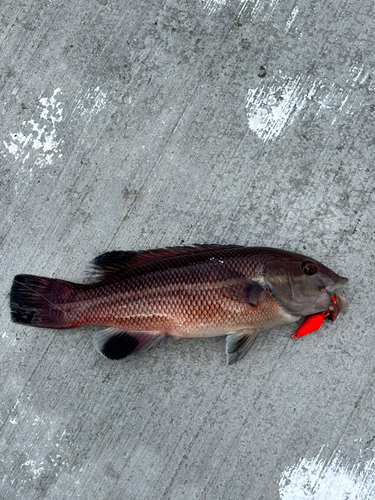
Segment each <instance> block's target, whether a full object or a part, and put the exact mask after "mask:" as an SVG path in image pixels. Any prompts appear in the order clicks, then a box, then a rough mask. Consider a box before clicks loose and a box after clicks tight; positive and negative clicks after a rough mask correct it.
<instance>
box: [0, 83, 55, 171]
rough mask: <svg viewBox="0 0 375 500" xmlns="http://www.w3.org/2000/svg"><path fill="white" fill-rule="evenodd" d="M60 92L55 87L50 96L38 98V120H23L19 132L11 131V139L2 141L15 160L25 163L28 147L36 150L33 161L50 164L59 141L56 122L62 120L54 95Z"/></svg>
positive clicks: (28, 155) (28, 154)
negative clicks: (39, 110) (35, 157)
mask: <svg viewBox="0 0 375 500" xmlns="http://www.w3.org/2000/svg"><path fill="white" fill-rule="evenodd" d="M59 92H61V89H60V88H57V89H56V90H55V91H54V93H53V95H52V96H51V97H43V98H40V99H39V103H40V105H41V107H42V111H41V113H40V115H39V117H40V121H39V122H37V121H35V120H34V119H31V120H29V121H27V122H26V121H25V122H23V124H22V129H21V130H20V131H19V132H16V133H14V132H13V133H11V134H10V136H11V139H12V140H11V141H10V142H7V141H6V140H4V141H3V144H4V146H5V149H6V150H7V151H8V153H10V154H11V155H12V156H13V157H14V159H15V160H18V159H22V163H25V162H26V161H27V160H28V159H29V157H30V148H33V149H35V150H36V151H37V159H36V161H35V163H37V164H39V165H44V164H47V165H49V164H51V163H52V158H53V156H54V154H55V153H57V152H58V147H59V144H60V142H61V139H60V140H57V130H56V124H57V123H59V122H61V120H62V112H63V109H62V104H61V103H60V102H57V98H56V95H57V94H58V93H59ZM27 149H28V150H27Z"/></svg>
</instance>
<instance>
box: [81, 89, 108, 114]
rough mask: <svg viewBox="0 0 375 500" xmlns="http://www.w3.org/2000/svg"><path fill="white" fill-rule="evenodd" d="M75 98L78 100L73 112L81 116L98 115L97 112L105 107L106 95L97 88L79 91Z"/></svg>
mask: <svg viewBox="0 0 375 500" xmlns="http://www.w3.org/2000/svg"><path fill="white" fill-rule="evenodd" d="M77 97H78V99H77V104H76V106H75V108H74V112H77V113H78V114H79V115H81V116H87V115H93V114H96V113H99V111H101V110H102V109H103V108H104V107H105V106H106V105H107V94H106V93H105V92H103V91H102V90H101V89H100V88H99V87H96V88H95V89H92V88H89V89H88V90H86V91H80V92H78V96H77Z"/></svg>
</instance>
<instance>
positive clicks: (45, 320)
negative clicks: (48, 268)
mask: <svg viewBox="0 0 375 500" xmlns="http://www.w3.org/2000/svg"><path fill="white" fill-rule="evenodd" d="M76 296H77V285H75V284H74V283H70V282H68V281H63V280H57V279H52V278H42V277H40V276H31V275H29V274H18V275H17V276H15V278H14V280H13V285H12V289H11V292H10V309H11V316H12V320H13V321H14V322H15V323H21V324H23V325H33V326H37V327H42V328H74V327H76V326H80V324H79V322H77V316H76V315H74V314H72V311H71V310H70V311H69V310H68V308H67V307H66V305H68V304H69V303H71V302H74V301H75V300H77V299H75V297H76ZM64 306H65V307H64ZM70 309H71V308H70Z"/></svg>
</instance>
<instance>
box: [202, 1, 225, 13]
mask: <svg viewBox="0 0 375 500" xmlns="http://www.w3.org/2000/svg"><path fill="white" fill-rule="evenodd" d="M226 3H227V0H204V4H203V9H204V10H207V11H208V12H209V14H212V13H213V12H216V11H217V10H219V9H221V8H222V7H224V5H226Z"/></svg>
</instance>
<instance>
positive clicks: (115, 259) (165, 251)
mask: <svg viewBox="0 0 375 500" xmlns="http://www.w3.org/2000/svg"><path fill="white" fill-rule="evenodd" d="M229 248H240V247H239V246H238V245H194V246H186V247H167V248H156V249H154V250H144V251H140V252H134V251H127V252H125V251H122V250H114V251H112V252H107V253H103V254H102V255H99V256H98V257H96V258H95V259H94V260H93V261H92V263H91V269H90V276H91V277H92V278H93V279H94V280H96V281H101V280H103V279H106V278H108V277H110V276H112V275H113V274H116V273H118V272H120V271H123V270H124V269H128V268H129V267H132V266H137V265H140V264H146V263H148V262H153V261H156V260H162V259H171V258H173V257H180V256H181V255H186V254H197V253H203V252H212V251H215V250H225V249H229Z"/></svg>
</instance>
